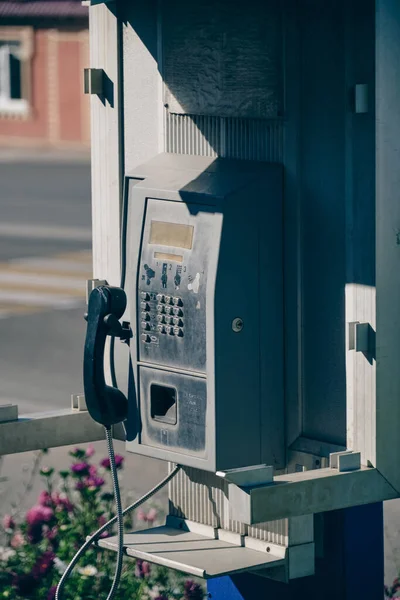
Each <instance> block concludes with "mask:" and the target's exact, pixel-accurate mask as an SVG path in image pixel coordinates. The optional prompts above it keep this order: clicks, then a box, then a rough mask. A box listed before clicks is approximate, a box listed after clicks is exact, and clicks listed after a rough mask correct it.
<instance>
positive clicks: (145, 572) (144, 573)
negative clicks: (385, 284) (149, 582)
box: [135, 558, 151, 579]
mask: <svg viewBox="0 0 400 600" xmlns="http://www.w3.org/2000/svg"><path fill="white" fill-rule="evenodd" d="M150 572H151V566H150V563H148V562H146V561H145V560H141V559H140V558H138V559H137V560H136V566H135V576H136V577H137V578H138V579H144V578H145V577H148V576H149V575H150Z"/></svg>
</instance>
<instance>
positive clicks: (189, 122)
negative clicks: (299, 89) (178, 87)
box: [165, 110, 283, 162]
mask: <svg viewBox="0 0 400 600" xmlns="http://www.w3.org/2000/svg"><path fill="white" fill-rule="evenodd" d="M165 151H166V152H171V153H173V154H192V155H196V156H223V157H225V158H237V159H242V160H257V161H267V162H282V160H283V121H282V120H281V119H273V120H265V119H235V118H223V117H206V116H195V115H178V114H171V113H170V112H169V111H168V110H167V111H166V115H165Z"/></svg>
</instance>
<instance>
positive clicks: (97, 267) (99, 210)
mask: <svg viewBox="0 0 400 600" xmlns="http://www.w3.org/2000/svg"><path fill="white" fill-rule="evenodd" d="M89 25H90V66H91V68H95V69H103V71H104V93H103V94H99V95H92V96H91V143H92V216H93V276H94V277H95V278H98V279H106V280H107V281H108V282H109V283H110V284H112V285H119V281H120V202H121V197H122V194H121V191H122V181H121V172H122V169H121V165H122V162H121V161H122V153H121V143H120V128H119V122H120V121H119V120H120V111H121V106H120V104H121V94H120V89H119V48H118V45H119V34H118V20H117V14H116V3H115V2H110V3H108V4H97V5H94V6H91V7H90V13H89Z"/></svg>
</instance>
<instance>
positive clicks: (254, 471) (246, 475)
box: [216, 465, 274, 486]
mask: <svg viewBox="0 0 400 600" xmlns="http://www.w3.org/2000/svg"><path fill="white" fill-rule="evenodd" d="M216 475H218V477H221V478H222V479H225V480H226V481H228V482H229V483H234V484H235V485H240V486H249V485H261V484H265V483H271V481H273V479H274V467H271V466H269V465H255V466H252V467H242V468H240V469H229V470H228V471H217V473H216Z"/></svg>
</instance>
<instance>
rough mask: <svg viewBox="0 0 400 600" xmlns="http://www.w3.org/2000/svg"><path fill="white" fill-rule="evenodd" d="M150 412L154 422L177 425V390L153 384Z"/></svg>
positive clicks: (151, 387)
mask: <svg viewBox="0 0 400 600" xmlns="http://www.w3.org/2000/svg"><path fill="white" fill-rule="evenodd" d="M150 412H151V418H152V419H154V421H159V422H160V423H168V424H170V425H176V389H175V388H171V387H166V386H164V385H157V384H152V385H151V386H150Z"/></svg>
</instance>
